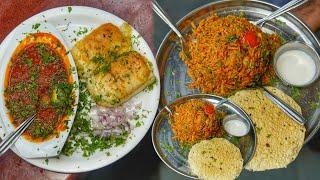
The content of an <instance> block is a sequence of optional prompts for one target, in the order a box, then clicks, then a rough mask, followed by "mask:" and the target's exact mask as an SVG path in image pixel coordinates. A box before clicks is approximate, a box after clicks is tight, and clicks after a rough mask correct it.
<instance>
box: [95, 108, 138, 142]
mask: <svg viewBox="0 0 320 180" xmlns="http://www.w3.org/2000/svg"><path fill="white" fill-rule="evenodd" d="M141 106H142V104H141V103H138V104H133V103H131V102H127V103H125V104H123V105H122V106H119V107H116V108H106V107H102V106H93V107H92V108H91V110H90V113H89V116H90V117H91V120H92V128H93V132H94V134H95V135H100V136H102V137H109V136H112V135H115V136H118V135H121V134H123V133H124V132H128V133H130V132H131V130H132V129H133V126H132V125H131V124H130V123H129V120H132V119H133V118H134V113H135V112H137V111H138V110H140V109H141Z"/></svg>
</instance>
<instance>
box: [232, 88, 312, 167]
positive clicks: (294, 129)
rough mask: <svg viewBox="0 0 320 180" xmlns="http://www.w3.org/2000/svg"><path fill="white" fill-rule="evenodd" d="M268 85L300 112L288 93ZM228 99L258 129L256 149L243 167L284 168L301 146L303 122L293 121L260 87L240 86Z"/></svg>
mask: <svg viewBox="0 0 320 180" xmlns="http://www.w3.org/2000/svg"><path fill="white" fill-rule="evenodd" d="M267 89H268V90H270V91H271V92H273V93H274V94H275V95H276V96H278V97H279V98H280V99H282V100H283V101H284V102H286V103H287V104H288V105H290V106H291V107H292V108H294V109H295V110H296V111H298V112H299V113H301V108H300V106H299V105H298V104H297V103H296V102H295V101H294V100H293V99H292V98H291V97H289V96H288V95H286V94H285V93H283V92H282V91H280V90H278V89H276V88H274V87H267ZM229 99H230V100H231V101H232V102H234V103H235V104H237V105H239V106H240V107H241V108H243V110H244V111H245V112H246V113H247V114H248V115H249V116H250V117H251V119H252V121H253V123H254V125H255V129H256V133H257V148H256V152H255V155H254V157H253V159H252V160H251V161H250V162H249V163H248V164H247V165H246V167H245V168H246V169H248V170H252V171H264V170H269V169H277V168H284V167H286V166H287V165H288V164H289V163H291V162H292V161H293V160H295V158H296V157H297V156H298V153H299V151H300V149H301V148H302V146H303V142H304V137H305V131H306V129H305V127H304V126H302V125H299V124H297V123H296V122H295V121H293V120H292V119H291V118H290V117H289V116H288V115H287V114H285V113H284V112H283V111H282V110H281V109H279V108H278V107H277V105H275V104H274V103H273V102H272V101H270V100H269V99H268V97H266V96H265V95H264V94H263V91H262V90H259V89H255V90H253V89H251V90H242V91H239V92H237V93H236V94H235V95H233V96H231V97H230V98H229Z"/></svg>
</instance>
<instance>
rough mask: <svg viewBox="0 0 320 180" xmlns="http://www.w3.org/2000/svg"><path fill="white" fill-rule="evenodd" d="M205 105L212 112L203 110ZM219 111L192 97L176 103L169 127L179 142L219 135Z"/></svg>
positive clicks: (220, 117) (194, 140)
mask: <svg viewBox="0 0 320 180" xmlns="http://www.w3.org/2000/svg"><path fill="white" fill-rule="evenodd" d="M206 107H211V108H212V111H213V112H212V113H210V114H208V113H206V112H205V108H206ZM222 116H223V115H221V113H220V112H219V111H215V108H214V106H213V105H212V104H211V103H209V102H206V101H203V100H198V99H193V100H190V101H187V102H185V103H182V104H180V105H177V106H176V107H175V108H174V111H173V115H172V118H171V123H170V124H171V128H172V131H173V134H174V138H175V139H176V140H178V141H179V143H181V144H190V145H191V144H195V143H197V142H199V141H200V140H205V139H208V138H211V137H221V136H222V135H223V130H222V128H221V120H222Z"/></svg>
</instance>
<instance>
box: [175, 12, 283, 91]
mask: <svg viewBox="0 0 320 180" xmlns="http://www.w3.org/2000/svg"><path fill="white" fill-rule="evenodd" d="M188 39H190V40H189V41H188V42H187V44H188V47H189V53H188V56H184V55H183V53H182V54H181V58H182V59H183V61H184V63H185V64H186V65H187V68H188V75H189V76H190V77H191V79H192V83H191V84H190V87H191V88H196V89H199V90H200V91H201V92H203V93H213V94H216V95H220V96H225V95H229V94H231V93H233V92H234V91H236V90H240V89H243V88H246V87H248V86H252V85H254V84H255V83H259V84H260V83H264V84H267V83H269V81H270V79H271V78H272V77H273V76H274V73H273V68H272V63H271V61H272V58H273V54H274V53H275V51H276V49H277V48H278V47H279V46H280V45H281V43H282V40H281V38H280V37H279V36H278V35H276V34H267V33H264V32H262V31H261V28H259V27H257V26H255V25H253V24H252V23H250V22H249V21H248V20H247V19H246V18H244V17H237V16H234V15H228V16H226V17H219V16H217V15H212V16H209V17H208V18H206V19H203V20H202V21H201V22H200V23H199V24H198V25H197V26H195V25H194V26H193V31H192V33H191V35H190V37H189V38H188ZM187 57H189V58H187Z"/></svg>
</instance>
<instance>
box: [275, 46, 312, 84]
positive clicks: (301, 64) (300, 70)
mask: <svg viewBox="0 0 320 180" xmlns="http://www.w3.org/2000/svg"><path fill="white" fill-rule="evenodd" d="M276 68H277V71H278V73H279V75H280V77H281V78H282V79H284V80H285V81H287V82H288V83H290V84H293V85H298V86H302V85H305V84H308V83H309V82H310V81H312V79H313V78H314V76H315V75H316V64H315V62H314V60H313V59H312V57H311V56H310V55H309V54H307V53H305V52H303V51H300V50H290V51H287V52H284V53H283V54H281V55H280V56H279V58H278V60H277V63H276Z"/></svg>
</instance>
